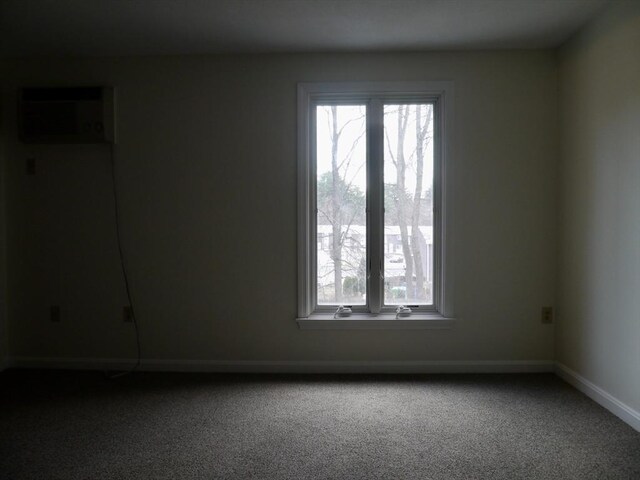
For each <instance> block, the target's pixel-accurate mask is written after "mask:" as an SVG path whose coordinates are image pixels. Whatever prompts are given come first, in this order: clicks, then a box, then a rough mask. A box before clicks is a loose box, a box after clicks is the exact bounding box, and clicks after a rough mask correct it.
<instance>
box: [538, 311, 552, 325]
mask: <svg viewBox="0 0 640 480" xmlns="http://www.w3.org/2000/svg"><path fill="white" fill-rule="evenodd" d="M540 321H541V322H542V323H553V307H542V312H541V317H540Z"/></svg>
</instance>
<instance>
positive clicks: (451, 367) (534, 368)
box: [9, 357, 554, 373]
mask: <svg viewBox="0 0 640 480" xmlns="http://www.w3.org/2000/svg"><path fill="white" fill-rule="evenodd" d="M135 362H136V361H135V359H107V358H36V357H14V358H12V359H11V361H10V363H9V366H10V367H12V368H47V369H72V370H127V369H129V368H131V367H132V366H133V365H134V364H135ZM138 370H140V371H156V372H243V373H521V372H553V371H554V363H553V362H552V361H547V360H504V361H503V360H480V361H467V360H457V361H406V362H405V361H308V360H301V361H253V360H242V361H225V360H156V359H150V360H143V361H142V362H141V364H140V367H139V369H138Z"/></svg>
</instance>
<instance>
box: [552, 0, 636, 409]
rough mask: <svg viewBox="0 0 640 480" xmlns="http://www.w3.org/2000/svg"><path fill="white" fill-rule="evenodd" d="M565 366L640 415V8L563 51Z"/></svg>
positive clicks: (561, 334) (615, 15)
mask: <svg viewBox="0 0 640 480" xmlns="http://www.w3.org/2000/svg"><path fill="white" fill-rule="evenodd" d="M560 98H561V102H562V103H561V115H562V118H563V120H562V128H563V146H562V158H563V162H562V174H561V177H562V180H561V188H560V190H561V192H562V198H561V205H562V213H561V217H560V237H561V249H560V253H561V255H560V279H561V280H560V282H559V283H560V285H559V292H560V318H559V321H558V326H557V342H556V343H557V345H556V350H557V358H558V360H559V361H560V362H561V363H563V364H565V365H566V366H568V367H569V368H571V369H573V370H575V371H576V372H577V373H579V374H580V375H582V376H583V377H585V378H586V379H587V380H589V381H591V382H593V383H594V384H596V385H597V386H599V387H600V388H602V389H604V390H605V391H606V392H608V393H609V394H611V395H613V396H614V397H616V398H617V399H619V400H620V401H622V402H623V403H625V404H626V405H628V406H630V407H631V408H633V409H635V410H636V411H640V213H639V212H640V4H638V3H635V6H634V4H632V3H631V2H629V3H627V4H626V6H625V5H623V6H622V7H621V8H614V9H612V10H610V11H609V13H608V14H606V15H605V16H603V18H601V19H600V20H599V21H598V22H596V23H595V24H594V25H592V26H591V27H590V28H589V29H588V30H587V31H585V32H583V33H582V35H581V36H580V37H578V38H576V39H575V40H574V41H573V42H571V43H570V44H569V45H568V46H567V47H566V48H565V49H564V50H563V51H562V52H561V94H560Z"/></svg>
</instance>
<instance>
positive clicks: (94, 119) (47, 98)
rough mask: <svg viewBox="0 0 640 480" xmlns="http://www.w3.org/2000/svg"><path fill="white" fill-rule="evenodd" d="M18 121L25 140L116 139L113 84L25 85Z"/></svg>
mask: <svg viewBox="0 0 640 480" xmlns="http://www.w3.org/2000/svg"><path fill="white" fill-rule="evenodd" d="M18 123H19V132H20V139H21V140H22V141H23V142H25V143H114V140H115V112H114V91H113V88H111V87H55V88H23V89H21V90H20V91H19V94H18Z"/></svg>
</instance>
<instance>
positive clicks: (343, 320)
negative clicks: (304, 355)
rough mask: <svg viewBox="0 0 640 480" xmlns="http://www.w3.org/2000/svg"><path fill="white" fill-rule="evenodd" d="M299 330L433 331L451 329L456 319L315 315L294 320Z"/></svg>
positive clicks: (416, 316)
mask: <svg viewBox="0 0 640 480" xmlns="http://www.w3.org/2000/svg"><path fill="white" fill-rule="evenodd" d="M296 322H297V323H298V327H299V328H300V330H434V329H440V330H441V329H447V328H452V327H453V326H454V325H455V323H456V319H455V318H451V317H443V316H442V315H440V314H433V313H431V314H428V313H425V314H413V315H411V316H407V317H400V318H396V316H395V314H380V315H373V314H366V315H364V314H354V315H351V316H348V317H338V318H333V315H330V314H315V315H311V316H309V317H306V318H296Z"/></svg>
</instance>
